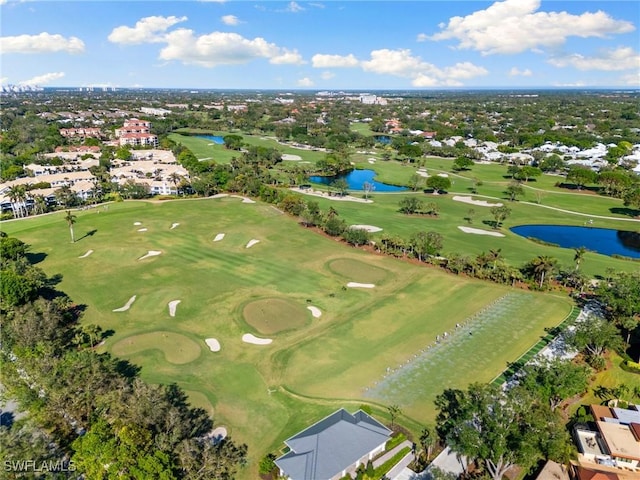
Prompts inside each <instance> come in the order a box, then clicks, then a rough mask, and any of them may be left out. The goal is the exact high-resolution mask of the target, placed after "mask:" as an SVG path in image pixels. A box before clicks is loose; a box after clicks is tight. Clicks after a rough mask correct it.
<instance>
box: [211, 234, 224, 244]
mask: <svg viewBox="0 0 640 480" xmlns="http://www.w3.org/2000/svg"><path fill="white" fill-rule="evenodd" d="M223 238H224V233H219V234H217V235H216V238H214V239H213V241H214V242H219V241H220V240H222V239H223Z"/></svg>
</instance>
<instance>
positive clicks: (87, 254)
mask: <svg viewBox="0 0 640 480" xmlns="http://www.w3.org/2000/svg"><path fill="white" fill-rule="evenodd" d="M92 253H93V250H87V253H85V254H84V255H80V256H79V257H78V258H87V257H88V256H89V255H91V254H92Z"/></svg>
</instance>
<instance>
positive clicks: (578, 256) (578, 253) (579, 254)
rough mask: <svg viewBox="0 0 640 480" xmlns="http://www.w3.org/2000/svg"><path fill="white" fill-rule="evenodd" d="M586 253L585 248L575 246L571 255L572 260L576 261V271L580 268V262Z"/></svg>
mask: <svg viewBox="0 0 640 480" xmlns="http://www.w3.org/2000/svg"><path fill="white" fill-rule="evenodd" d="M585 253H587V249H586V248H584V247H580V248H576V249H575V254H574V255H573V261H574V262H576V271H578V269H579V268H580V262H582V260H583V259H584V255H585Z"/></svg>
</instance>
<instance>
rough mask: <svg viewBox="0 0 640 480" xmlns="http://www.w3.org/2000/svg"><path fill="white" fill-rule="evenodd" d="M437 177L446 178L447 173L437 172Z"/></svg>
mask: <svg viewBox="0 0 640 480" xmlns="http://www.w3.org/2000/svg"><path fill="white" fill-rule="evenodd" d="M438 176H439V177H444V178H448V177H449V174H448V173H439V174H438Z"/></svg>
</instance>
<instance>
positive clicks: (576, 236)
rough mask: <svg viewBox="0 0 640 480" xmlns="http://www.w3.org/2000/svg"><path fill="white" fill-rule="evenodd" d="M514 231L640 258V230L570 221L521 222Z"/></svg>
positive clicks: (601, 251)
mask: <svg viewBox="0 0 640 480" xmlns="http://www.w3.org/2000/svg"><path fill="white" fill-rule="evenodd" d="M511 231H512V232H513V233H515V234H517V235H520V236H523V237H532V238H537V239H538V240H542V241H545V242H549V243H555V244H557V245H560V246H561V247H564V248H580V247H584V248H586V249H587V250H592V251H594V252H597V253H601V254H603V255H623V256H625V257H632V258H640V232H633V231H628V230H612V229H608V228H592V227H576V226H569V225H520V226H517V227H513V228H511Z"/></svg>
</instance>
